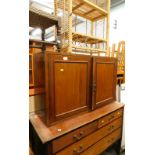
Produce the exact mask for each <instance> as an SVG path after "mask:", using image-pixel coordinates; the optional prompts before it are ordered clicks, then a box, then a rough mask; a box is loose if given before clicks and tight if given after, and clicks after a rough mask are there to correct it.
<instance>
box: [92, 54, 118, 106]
mask: <svg viewBox="0 0 155 155" xmlns="http://www.w3.org/2000/svg"><path fill="white" fill-rule="evenodd" d="M93 84H95V86H94V87H96V88H95V89H93V108H97V107H100V106H103V105H105V104H107V103H110V102H112V101H114V100H115V91H116V59H114V58H107V57H104V58H103V57H100V58H99V57H97V58H96V57H95V58H93Z"/></svg>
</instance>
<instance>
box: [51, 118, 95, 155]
mask: <svg viewBox="0 0 155 155" xmlns="http://www.w3.org/2000/svg"><path fill="white" fill-rule="evenodd" d="M97 124H98V122H97V121H95V122H92V123H90V124H88V125H86V126H83V127H81V128H79V129H77V130H75V131H73V132H70V133H68V134H66V135H64V136H62V137H60V138H57V139H56V140H54V141H53V142H52V143H53V144H52V145H53V153H55V152H57V151H59V150H61V149H63V148H64V147H66V146H68V145H70V144H72V143H75V142H77V141H79V140H80V139H82V138H84V137H85V136H87V135H88V134H90V133H92V132H94V131H95V130H97Z"/></svg>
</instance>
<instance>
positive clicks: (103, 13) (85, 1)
mask: <svg viewBox="0 0 155 155" xmlns="http://www.w3.org/2000/svg"><path fill="white" fill-rule="evenodd" d="M81 1H83V2H84V3H85V5H87V6H89V7H90V8H93V9H95V10H96V11H98V12H100V13H101V14H102V15H107V11H106V10H104V9H102V8H100V7H99V6H97V5H96V4H94V3H92V2H90V1H88V0H81Z"/></svg>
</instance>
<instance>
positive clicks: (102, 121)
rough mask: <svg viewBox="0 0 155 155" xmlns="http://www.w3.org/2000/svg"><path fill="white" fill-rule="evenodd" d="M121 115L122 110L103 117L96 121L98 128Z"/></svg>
mask: <svg viewBox="0 0 155 155" xmlns="http://www.w3.org/2000/svg"><path fill="white" fill-rule="evenodd" d="M122 115H123V109H119V110H116V111H114V112H112V113H111V114H108V115H107V116H104V117H102V118H100V119H99V120H98V128H101V127H103V126H104V125H106V124H108V123H110V122H112V121H113V120H115V119H117V118H119V117H120V116H122Z"/></svg>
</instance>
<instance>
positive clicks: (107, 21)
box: [106, 0, 110, 51]
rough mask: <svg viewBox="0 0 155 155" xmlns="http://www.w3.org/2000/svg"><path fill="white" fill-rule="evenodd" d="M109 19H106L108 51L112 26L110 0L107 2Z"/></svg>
mask: <svg viewBox="0 0 155 155" xmlns="http://www.w3.org/2000/svg"><path fill="white" fill-rule="evenodd" d="M107 12H108V14H107V17H106V40H107V42H106V49H107V51H108V48H109V26H110V0H107Z"/></svg>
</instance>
